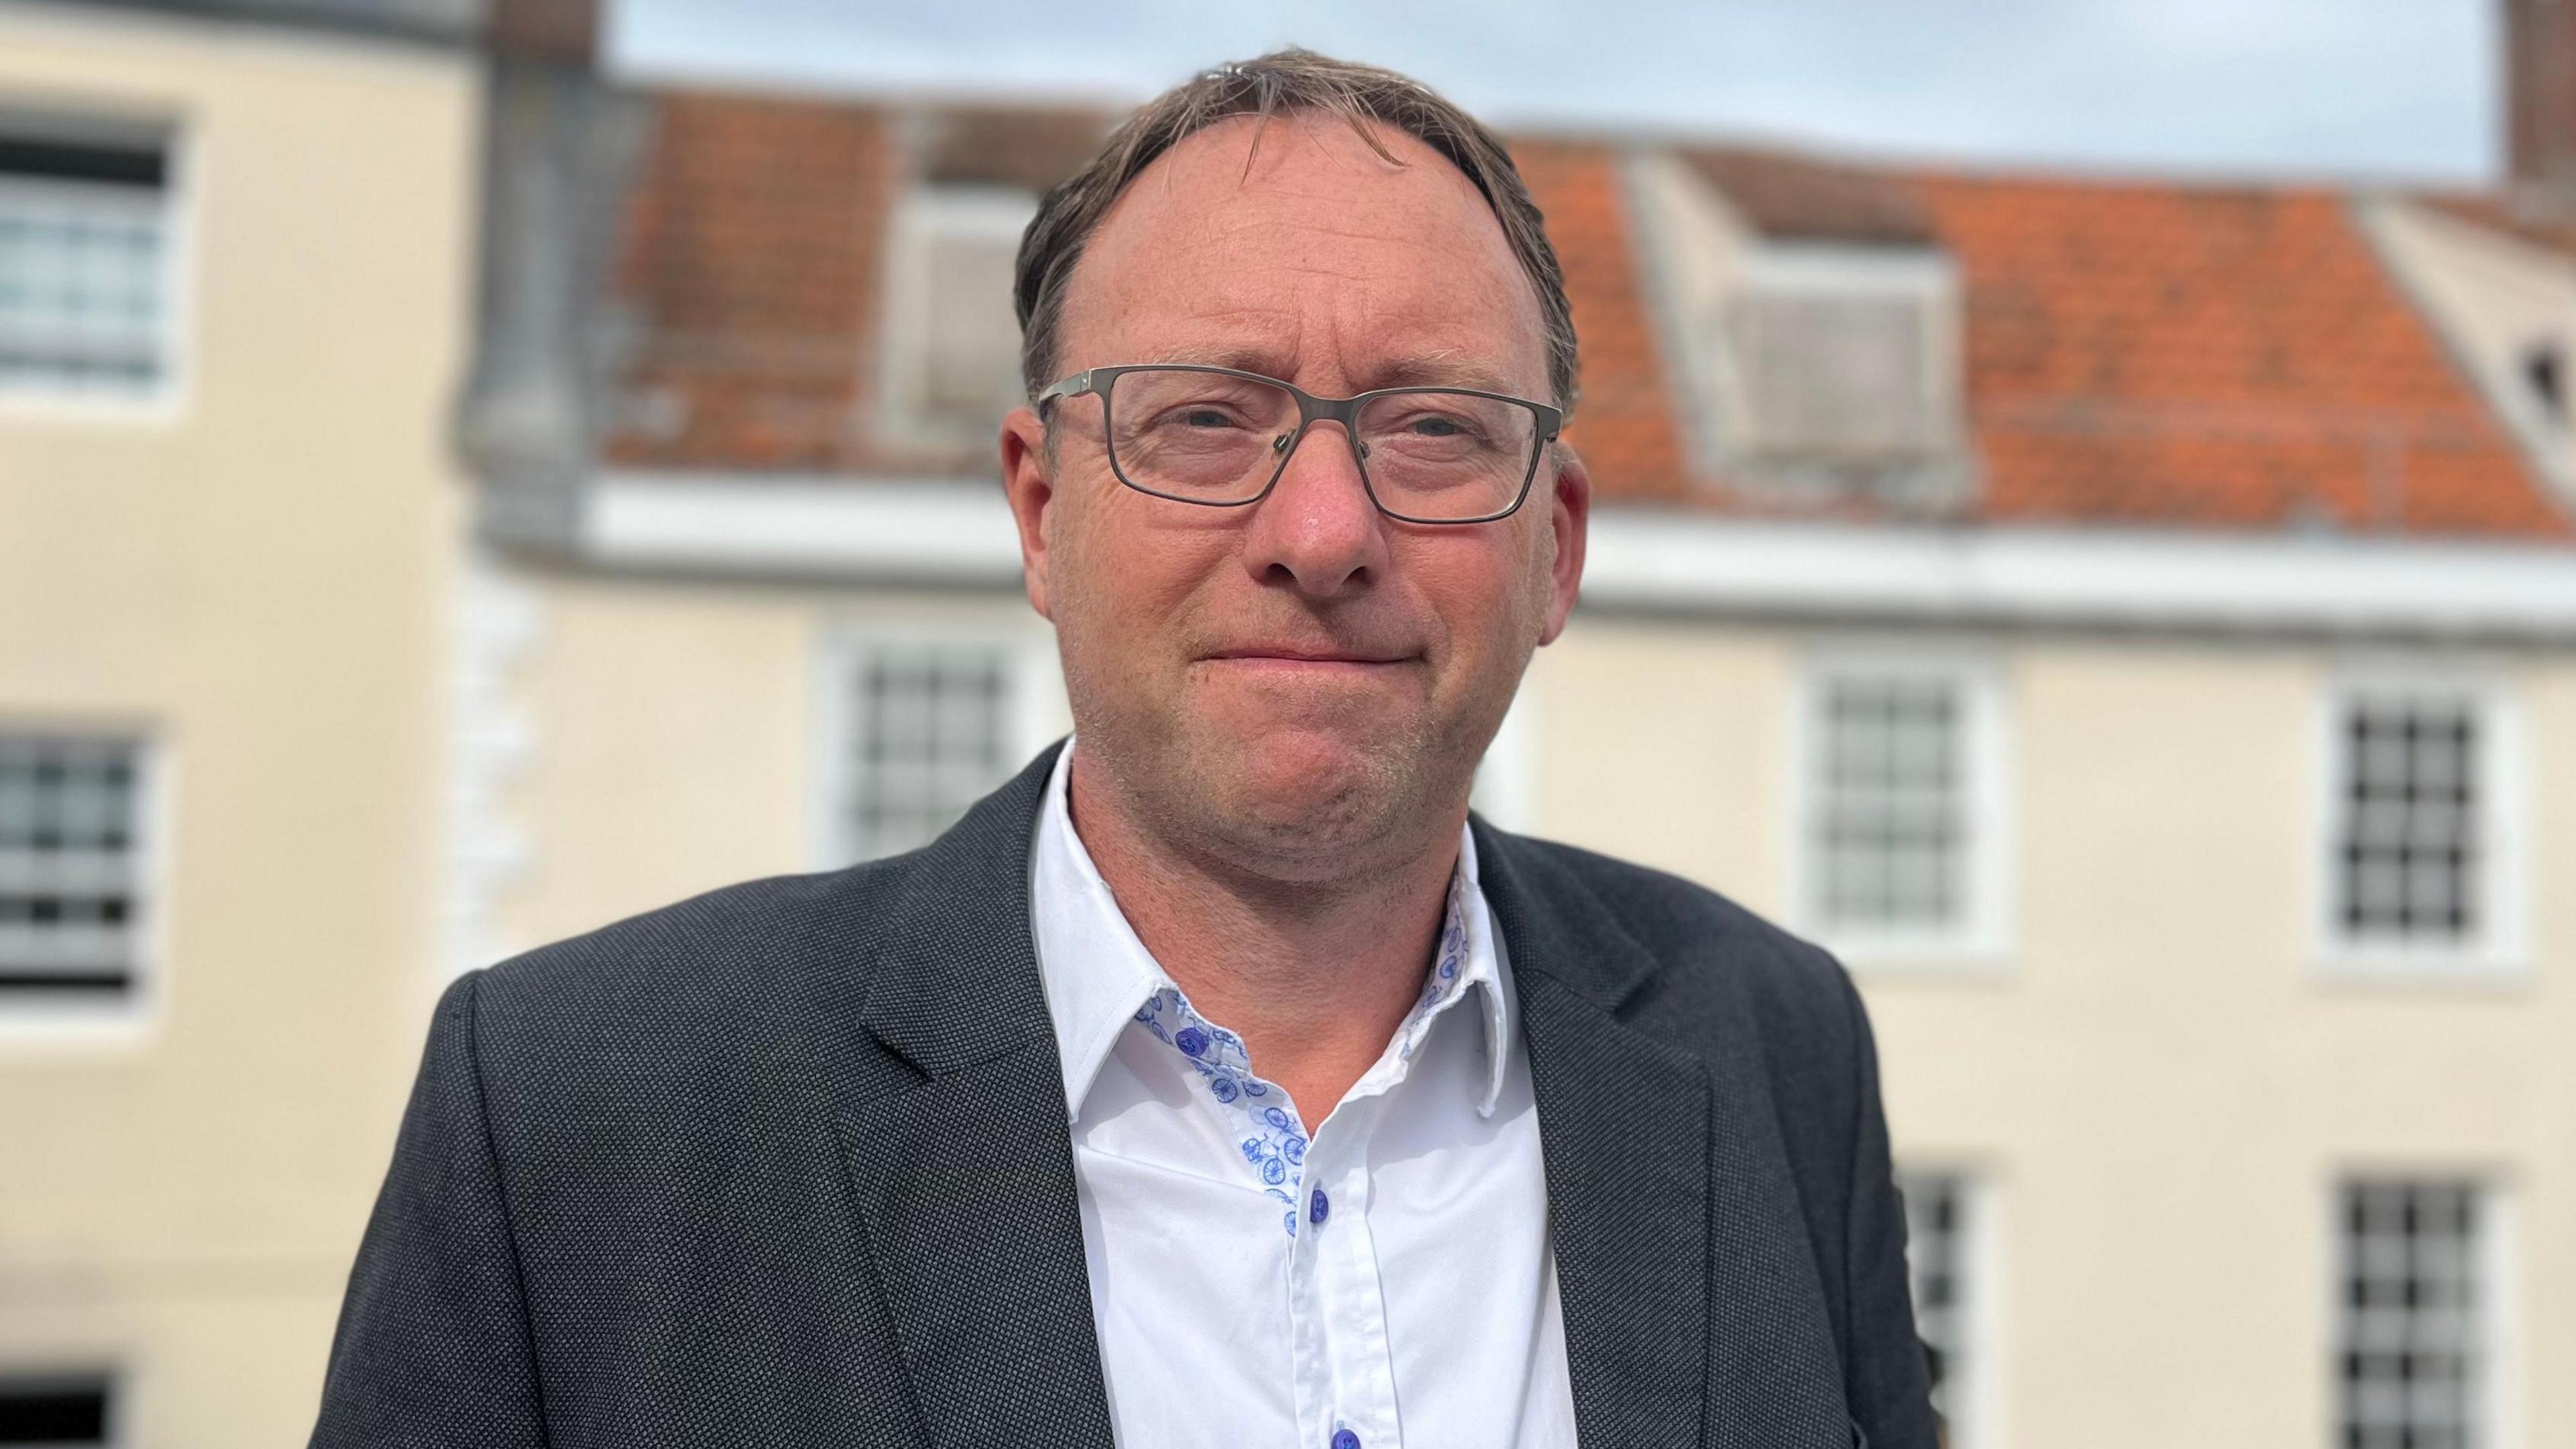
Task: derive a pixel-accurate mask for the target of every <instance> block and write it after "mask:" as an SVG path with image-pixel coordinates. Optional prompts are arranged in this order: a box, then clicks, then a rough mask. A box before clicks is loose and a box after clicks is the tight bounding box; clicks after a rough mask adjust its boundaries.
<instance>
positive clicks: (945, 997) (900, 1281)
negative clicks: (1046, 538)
mask: <svg viewBox="0 0 2576 1449" xmlns="http://www.w3.org/2000/svg"><path fill="white" fill-rule="evenodd" d="M1054 759H1055V751H1054V750H1049V751H1047V752H1046V753H1045V754H1044V755H1042V756H1040V757H1039V759H1038V760H1037V761H1036V762H1035V763H1033V764H1032V765H1030V766H1029V767H1028V769H1027V770H1025V771H1023V772H1022V773H1021V775H1020V776H1019V778H1018V779H1016V780H1014V781H1012V782H1011V783H1010V784H1009V785H1007V786H1005V787H1004V788H1003V789H1002V790H1001V791H1000V792H999V793H997V794H995V795H994V796H992V797H991V798H989V799H987V800H986V801H984V802H983V803H982V804H980V805H978V806H977V807H976V808H975V809H974V811H973V812H971V813H970V814H969V815H968V816H967V818H966V819H965V820H964V821H963V822H961V823H960V824H959V825H958V826H957V827H956V828H955V829H954V830H952V831H950V832H949V833H948V834H947V835H945V836H942V837H941V838H940V840H939V841H938V842H937V843H936V844H934V845H932V846H931V847H930V848H929V849H928V850H927V851H925V852H924V853H923V854H922V856H921V857H920V858H919V859H918V860H917V861H916V863H915V864H914V866H913V868H912V873H911V882H910V884H909V885H908V886H907V887H906V889H905V892H904V894H903V896H902V898H901V900H900V902H899V904H898V905H897V906H896V908H895V909H893V910H892V911H890V912H889V913H888V919H887V920H886V921H885V923H884V929H883V931H882V932H881V933H880V938H879V939H880V943H881V944H880V949H879V952H878V956H877V959H876V961H875V962H874V963H873V965H872V967H871V969H870V982H871V984H870V987H869V991H868V999H867V1003H866V1005H865V1007H864V1008H863V1011H862V1014H863V1018H864V1020H865V1021H866V1023H867V1025H868V1028H869V1030H870V1031H871V1032H873V1033H874V1034H875V1035H876V1036H877V1037H878V1039H879V1040H880V1041H882V1042H883V1043H884V1044H885V1045H886V1046H888V1047H889V1048H891V1049H893V1050H894V1051H895V1052H896V1053H897V1054H898V1055H900V1056H902V1057H903V1058H904V1060H906V1061H907V1062H909V1063H910V1064H911V1065H912V1066H913V1068H914V1069H915V1070H916V1071H918V1072H919V1073H921V1080H919V1081H918V1082H917V1083H913V1084H910V1085H908V1086H906V1087H902V1088H898V1089H896V1090H894V1091H892V1092H889V1093H885V1094H883V1095H879V1096H877V1097H874V1098H873V1099H871V1100H868V1101H865V1102H862V1103H859V1104H857V1105H856V1106H855V1107H853V1108H852V1109H851V1110H850V1112H849V1115H848V1118H847V1120H846V1123H845V1130H846V1133H847V1138H848V1142H849V1153H850V1179H851V1184H852V1193H853V1197H854V1199H855V1202H856V1206H857V1210H858V1215H859V1219H860V1224H861V1228H862V1232H863V1234H864V1237H865V1240H866V1242H867V1245H868V1248H869V1251H870V1254H871V1256H873V1257H874V1258H875V1260H876V1268H877V1272H878V1275H879V1278H880V1281H881V1282H882V1283H883V1285H884V1288H885V1296H886V1303H887V1305H888V1311H889V1312H890V1314H891V1316H892V1318H893V1321H894V1328H895V1335H896V1337H897V1339H898V1341H899V1343H900V1346H901V1349H902V1353H903V1358H904V1364H905V1367H906V1369H907V1370H908V1371H909V1372H910V1374H911V1376H912V1382H913V1388H914V1393H915V1396H916V1399H917V1401H918V1402H919V1404H920V1406H921V1410H922V1417H923V1419H924V1421H925V1423H926V1425H927V1427H928V1429H929V1432H930V1439H931V1442H932V1444H934V1445H936V1446H939V1449H977V1446H993V1449H1003V1446H1021V1445H1065V1446H1074V1445H1087V1446H1099V1449H1108V1446H1109V1445H1110V1443H1111V1431H1110V1419H1109V1400H1108V1394H1107V1390H1106V1389H1105V1388H1104V1386H1103V1380H1102V1377H1101V1369H1100V1349H1099V1344H1098V1341H1097V1339H1096V1338H1095V1336H1094V1333H1093V1328H1092V1319H1091V1288H1090V1279H1089V1274H1088V1271H1087V1269H1086V1267H1085V1264H1084V1255H1083V1245H1082V1222H1081V1215H1080V1208H1079V1207H1078V1205H1077V1201H1076V1193H1075V1187H1074V1175H1073V1149H1072V1145H1071V1141H1070V1138H1069V1135H1068V1129H1067V1124H1066V1120H1065V1110H1064V1082H1063V1077H1062V1074H1061V1072H1060V1070H1059V1068H1058V1067H1057V1065H1056V1050H1055V1037H1054V1033H1053V1030H1052V1028H1051V1027H1050V1026H1049V1019H1048V1016H1047V1007H1046V999H1045V994H1044V991H1043V989H1042V988H1041V986H1040V985H1039V981H1038V967H1037V952H1036V948H1035V946H1034V945H1033V944H1032V943H1031V935H1030V929H1029V905H1028V878H1029V877H1028V849H1029V836H1030V832H1031V830H1032V828H1033V827H1034V825H1035V822H1036V818H1037V807H1038V801H1039V798H1040V793H1041V791H1042V790H1043V788H1044V786H1045V782H1046V772H1047V770H1048V769H1049V768H1051V767H1052V765H1053V763H1054Z"/></svg>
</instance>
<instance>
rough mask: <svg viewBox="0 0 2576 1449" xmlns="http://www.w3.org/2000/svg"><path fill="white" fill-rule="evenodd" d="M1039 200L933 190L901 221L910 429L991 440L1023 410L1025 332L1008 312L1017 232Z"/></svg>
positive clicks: (1002, 191)
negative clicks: (905, 259)
mask: <svg viewBox="0 0 2576 1449" xmlns="http://www.w3.org/2000/svg"><path fill="white" fill-rule="evenodd" d="M1036 211H1037V198H1036V197H1035V196H1034V195H1033V194H1031V193H1029V192H1026V191H1021V190H1017V189H1015V188H1010V187H999V186H980V185H928V186H924V187H921V188H920V189H919V190H917V191H915V192H914V193H913V194H912V196H911V197H909V198H908V199H907V201H906V204H905V206H904V208H903V211H902V213H901V222H900V225H901V227H902V231H903V237H902V244H903V246H904V248H905V250H906V253H907V255H908V256H909V258H910V262H909V265H908V266H906V267H904V268H900V269H898V285H899V286H902V287H905V288H907V289H908V290H909V295H902V296H897V297H894V298H891V299H889V300H890V302H891V304H892V307H893V310H894V311H895V312H896V314H897V315H898V316H899V317H901V318H902V319H903V321H902V323H901V324H900V325H898V326H897V327H896V329H895V332H896V334H897V336H898V338H899V339H900V341H899V343H898V352H899V353H901V354H903V355H899V356H897V357H896V358H895V367H896V370H897V374H898V376H897V377H896V379H895V381H896V383H897V386H898V390H899V392H900V393H901V394H902V395H903V396H904V397H905V398H906V399H907V400H908V406H909V410H910V411H911V413H912V414H913V417H912V421H913V422H914V423H915V424H917V425H920V426H923V427H927V428H929V429H932V430H933V431H937V432H941V433H943V434H945V433H952V432H953V433H957V434H959V435H960V436H964V435H967V434H970V433H971V434H975V435H979V436H985V437H989V435H990V432H991V430H992V429H993V427H994V426H996V425H997V424H998V423H999V422H1000V421H1001V418H1002V415H1003V414H1004V413H1006V412H1009V411H1010V410H1011V409H1012V408H1013V407H1016V406H1018V405H1019V403H1020V401H1021V398H1022V392H1021V383H1020V324H1019V318H1018V315H1017V314H1016V313H1014V312H1013V311H1012V310H1011V279H1012V269H1013V267H1014V266H1015V265H1016V262H1017V258H1018V254H1019V243H1020V232H1021V230H1022V229H1023V228H1024V227H1026V226H1027V225H1028V221H1029V218H1030V217H1031V216H1033V215H1035V214H1036Z"/></svg>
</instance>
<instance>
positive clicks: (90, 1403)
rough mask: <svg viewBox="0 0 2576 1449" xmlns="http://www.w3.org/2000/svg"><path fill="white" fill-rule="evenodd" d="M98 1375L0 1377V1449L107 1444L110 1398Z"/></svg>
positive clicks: (105, 1379)
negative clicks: (2, 1448) (0, 1447)
mask: <svg viewBox="0 0 2576 1449" xmlns="http://www.w3.org/2000/svg"><path fill="white" fill-rule="evenodd" d="M111 1387H112V1386H111V1384H110V1382H109V1380H108V1377H107V1376H106V1375H104V1374H94V1373H92V1374H14V1373H13V1374H0V1445H7V1446H10V1449H22V1446H23V1449H74V1446H76V1445H87V1444H112V1443H114V1442H116V1441H115V1440H114V1439H113V1438H111V1437H110V1436H109V1430H110V1428H111V1427H112V1421H113V1412H112V1411H113V1409H114V1407H115V1403H114V1396H113V1394H112V1393H111V1392H110V1390H111Z"/></svg>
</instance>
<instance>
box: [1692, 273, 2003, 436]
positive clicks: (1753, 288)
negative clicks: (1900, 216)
mask: <svg viewBox="0 0 2576 1449" xmlns="http://www.w3.org/2000/svg"><path fill="white" fill-rule="evenodd" d="M1959 291H1960V289H1959V268H1958V264H1957V263H1956V262H1955V261H1954V260H1952V259H1951V257H1950V256H1949V254H1948V253H1946V252H1944V251H1942V250H1940V249H1939V248H1937V247H1929V246H1903V247H1890V246H1866V245H1859V244H1854V243H1843V242H1819V241H1788V242H1763V243H1760V244H1758V245H1755V246H1751V247H1748V248H1746V249H1745V251H1744V253H1743V260H1742V270H1741V272H1740V273H1739V275H1738V276H1737V278H1736V281H1735V285H1734V287H1733V289H1732V296H1731V297H1730V298H1729V303H1728V305H1724V306H1720V307H1718V308H1715V309H1714V310H1712V311H1711V312H1710V313H1709V314H1708V316H1707V319H1706V321H1705V323H1704V325H1705V326H1706V328H1707V329H1708V335H1706V336H1704V337H1703V338H1702V339H1701V340H1700V347H1701V350H1702V352H1703V354H1704V355H1705V356H1706V357H1707V358H1708V359H1709V361H1710V364H1711V367H1710V371H1711V372H1712V373H1713V374H1714V381H1715V384H1716V391H1717V395H1718V398H1719V399H1720V405H1721V407H1722V408H1723V410H1724V417H1725V422H1724V424H1723V425H1722V426H1721V428H1720V433H1721V435H1722V436H1721V446H1722V447H1723V449H1724V450H1725V451H1726V452H1727V453H1728V454H1730V455H1731V456H1738V457H1760V458H1779V459H1784V460H1789V459H1798V458H1802V457H1804V456H1806V455H1805V454H1804V453H1802V452H1800V451H1797V450H1795V449H1791V448H1788V447H1786V446H1785V445H1775V444H1773V443H1771V442H1769V441H1767V440H1766V437H1765V424H1764V422H1763V419H1762V417H1761V415H1760V413H1759V410H1758V409H1757V408H1756V407H1755V405H1754V398H1755V396H1756V393H1755V390H1754V384H1753V380H1752V379H1751V378H1750V377H1748V376H1747V375H1746V369H1747V367H1748V366H1749V365H1750V359H1748V358H1745V357H1744V356H1742V355H1740V354H1739V352H1738V350H1737V348H1736V339H1735V336H1734V326H1735V324H1734V314H1735V305H1734V304H1735V303H1738V302H1743V301H1751V300H1756V299H1764V298H1782V299H1800V298H1819V299H1823V300H1827V301H1901V302H1905V303H1908V304H1910V305H1912V306H1915V307H1918V308H1920V309H1921V310H1922V315H1923V357H1922V379H1923V398H1922V405H1923V408H1924V417H1925V419H1926V421H1927V423H1928V428H1927V431H1926V433H1925V438H1924V444H1923V447H1922V449H1921V450H1920V451H1919V452H1917V453H1912V454H1904V455H1896V456H1911V457H1917V458H1927V459H1928V458H1937V457H1942V456H1946V455H1948V454H1951V453H1954V452H1956V451H1957V450H1958V449H1959V447H1960V446H1961V442H1962V437H1961V434H1962V430H1963V428H1964V426H1965V413H1964V408H1963V403H1962V399H1963V397H1964V396H1965V393H1964V391H1963V389H1964V388H1965V385H1966V376H1965V373H1966V363H1965V359H1964V357H1963V355H1962V350H1961V349H1962V346H1963V337H1964V329H1963V326H1962V324H1961V320H1960V302H1959ZM1818 456H1822V457H1830V456H1831V455H1818Z"/></svg>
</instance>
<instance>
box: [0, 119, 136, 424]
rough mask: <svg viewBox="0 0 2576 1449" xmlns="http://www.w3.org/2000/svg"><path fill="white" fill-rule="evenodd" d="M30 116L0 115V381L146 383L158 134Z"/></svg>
mask: <svg viewBox="0 0 2576 1449" xmlns="http://www.w3.org/2000/svg"><path fill="white" fill-rule="evenodd" d="M31 124H32V123H29V122H26V121H24V120H13V119H12V118H10V117H8V116H6V115H0V391H9V390H21V389H42V390H45V391H51V392H63V391H70V392H109V393H114V392H128V393H130V392H134V391H138V390H145V389H149V388H151V387H152V386H154V385H155V384H157V383H158V382H160V380H161V379H162V377H163V375H164V374H165V372H166V371H167V368H168V341H167V333H168V329H169V323H170V299H169V297H168V296H167V289H166V287H165V285H164V280H163V279H164V278H165V276H166V275H167V268H166V265H165V263H166V257H165V255H164V252H165V249H166V248H167V247H168V245H169V225H170V222H169V204H168V203H169V194H168V185H167V183H168V157H167V146H166V144H164V143H162V142H158V141H154V142H143V141H136V140H126V141H119V142H114V143H105V142H95V141H67V140H63V139H60V138H58V137H53V136H49V135H44V134H39V132H40V131H41V130H42V128H41V127H39V128H37V129H36V130H35V131H27V132H26V133H25V134H21V133H19V132H20V130H24V129H25V128H26V127H28V126H29V125H31ZM13 127H15V128H19V129H18V130H13Z"/></svg>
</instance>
